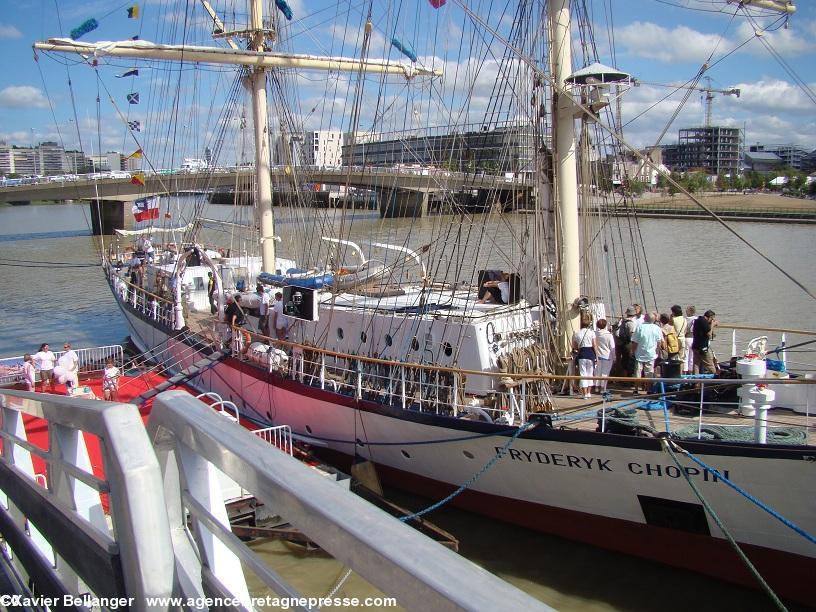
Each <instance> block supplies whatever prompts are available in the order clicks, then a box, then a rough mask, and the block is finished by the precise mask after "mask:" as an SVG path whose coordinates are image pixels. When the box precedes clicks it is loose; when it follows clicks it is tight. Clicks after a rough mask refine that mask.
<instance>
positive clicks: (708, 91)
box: [635, 77, 740, 127]
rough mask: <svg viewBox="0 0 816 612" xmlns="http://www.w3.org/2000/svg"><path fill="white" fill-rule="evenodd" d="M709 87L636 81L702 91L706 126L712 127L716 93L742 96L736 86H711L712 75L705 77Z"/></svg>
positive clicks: (637, 83) (642, 83) (641, 83)
mask: <svg viewBox="0 0 816 612" xmlns="http://www.w3.org/2000/svg"><path fill="white" fill-rule="evenodd" d="M705 79H706V83H708V87H702V86H700V85H667V84H665V83H648V82H646V81H636V82H635V85H653V86H655V87H672V88H674V89H691V90H693V91H702V92H703V93H704V94H705V127H711V109H712V106H713V102H714V94H722V95H724V96H737V97H738V98H739V97H740V90H739V89H737V88H736V87H733V88H731V89H715V88H713V87H712V86H711V77H705Z"/></svg>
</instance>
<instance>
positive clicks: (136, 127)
mask: <svg viewBox="0 0 816 612" xmlns="http://www.w3.org/2000/svg"><path fill="white" fill-rule="evenodd" d="M128 127H129V128H130V129H131V131H133V132H141V131H142V124H141V123H139V122H138V121H128Z"/></svg>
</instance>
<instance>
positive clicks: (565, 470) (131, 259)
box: [35, 0, 816, 603]
mask: <svg viewBox="0 0 816 612" xmlns="http://www.w3.org/2000/svg"><path fill="white" fill-rule="evenodd" d="M182 4H183V3H182ZM319 4H320V7H318V8H310V9H309V11H311V13H310V17H311V19H310V20H309V21H308V22H307V21H305V20H302V18H303V16H299V15H294V14H293V7H290V6H289V4H288V3H287V2H285V1H284V0H276V1H275V2H274V3H271V2H270V3H264V2H261V1H260V0H256V1H251V2H249V3H248V4H247V5H246V6H244V5H243V4H241V5H240V6H238V5H237V4H236V5H233V3H221V2H208V1H206V0H204V1H202V2H201V3H200V4H194V3H192V2H188V3H186V5H185V6H184V7H183V9H182V10H181V11H180V12H178V13H174V14H172V15H167V16H166V20H165V21H162V24H169V23H170V20H171V18H178V21H177V22H173V23H174V27H167V26H166V25H162V26H161V27H160V28H159V29H157V31H156V33H155V36H156V40H157V41H158V40H161V42H148V38H149V36H148V35H147V33H146V32H143V33H142V35H141V36H140V37H138V39H136V40H133V39H130V40H122V41H118V42H111V41H102V42H89V41H88V40H87V39H89V38H91V37H92V35H93V33H92V34H86V35H84V36H82V40H74V39H67V38H54V39H49V40H46V41H44V42H39V43H36V44H35V49H36V50H37V53H40V54H44V55H47V56H55V57H59V58H62V60H61V61H64V57H65V54H70V56H71V57H72V58H73V61H74V62H76V63H77V64H79V65H78V66H75V67H72V70H83V69H84V70H92V71H94V74H95V75H96V76H97V78H98V79H99V82H100V83H102V84H103V87H104V83H105V81H108V80H110V81H113V78H114V77H118V76H122V75H121V74H118V73H122V71H123V69H124V68H128V69H130V70H136V69H138V70H141V71H142V74H152V75H153V78H154V79H156V80H157V81H158V80H160V79H164V80H163V81H162V83H163V84H162V85H160V86H159V85H156V84H154V85H152V86H151V87H152V89H151V91H152V96H153V98H154V99H155V103H154V104H155V110H153V108H154V107H152V106H151V110H150V111H149V112H150V115H148V116H144V117H142V118H141V123H140V124H139V125H140V127H141V129H139V130H134V129H133V126H134V123H133V121H134V120H133V118H132V117H131V116H130V115H127V113H125V112H124V111H125V110H128V112H135V111H133V110H132V108H133V107H131V108H130V109H123V108H120V107H117V116H118V117H119V118H120V119H121V120H122V121H123V122H124V123H126V124H127V125H128V126H129V128H128V137H129V138H131V139H132V142H133V146H134V149H136V150H138V153H139V157H141V158H142V159H143V166H142V168H143V169H142V171H141V172H139V173H138V175H135V176H134V180H136V179H137V178H138V180H136V182H137V183H138V189H137V190H136V193H135V194H134V196H133V199H134V200H136V201H137V204H134V213H135V214H138V215H139V216H138V217H137V219H138V218H142V219H143V221H141V222H140V223H138V224H137V228H136V229H133V230H124V229H123V230H120V231H118V238H117V240H116V241H114V242H113V243H112V244H109V245H107V246H106V248H105V252H104V256H103V264H102V267H103V270H104V273H105V274H106V276H107V278H108V280H109V284H110V289H111V291H112V292H113V295H114V296H115V298H116V303H117V304H118V306H119V308H120V309H121V311H122V313H123V315H124V317H125V319H126V320H127V324H128V326H129V329H130V337H131V339H132V341H133V342H134V343H135V344H136V345H137V346H138V348H139V349H140V350H141V351H143V352H144V353H145V354H147V355H148V356H149V357H150V358H151V359H153V360H155V361H157V362H160V363H162V364H164V366H165V367H166V368H167V369H168V370H170V371H172V372H183V373H186V376H187V377H188V378H189V383H190V384H192V385H195V386H196V387H198V388H200V389H201V390H202V391H213V392H216V393H218V394H219V395H220V396H221V397H223V398H225V399H229V400H230V401H232V402H234V403H235V404H236V405H237V406H239V408H240V410H241V414H242V416H246V417H248V418H251V419H254V420H255V421H257V422H258V423H259V424H261V425H278V424H287V425H289V426H291V427H292V430H293V431H294V432H295V433H296V435H297V436H298V437H299V438H300V439H301V440H304V441H306V442H308V443H310V444H311V445H313V447H314V448H315V449H317V450H319V451H321V452H323V453H324V454H326V455H327V456H329V457H331V458H333V459H334V460H336V461H338V462H340V463H345V464H348V463H352V462H360V461H370V462H372V463H374V464H375V465H376V467H377V470H378V473H379V474H380V476H381V478H382V479H383V480H384V481H385V482H387V483H389V484H392V485H394V486H396V487H399V488H403V489H406V490H410V491H413V492H416V493H419V494H421V495H423V496H426V497H428V498H430V499H432V500H434V501H439V502H445V503H447V502H449V503H452V504H457V505H459V506H461V507H463V508H466V509H469V510H473V511H476V512H479V513H483V514H485V515H487V516H490V517H494V518H496V519H499V520H503V521H510V522H513V523H517V524H520V525H523V526H525V527H529V528H531V529H537V530H541V531H545V532H550V533H554V534H558V535H561V536H565V537H567V538H571V539H574V540H579V541H584V542H588V543H591V544H594V545H597V546H602V547H606V548H610V549H614V550H618V551H622V552H625V553H630V554H635V555H640V556H643V557H647V558H650V559H654V560H657V561H660V562H663V563H669V564H674V565H677V566H681V567H685V568H689V569H693V570H695V571H699V572H704V573H708V574H711V575H713V576H717V577H720V578H724V579H728V580H732V581H737V582H740V583H743V584H749V585H753V586H755V587H757V588H760V587H761V588H765V589H766V590H770V591H773V592H774V593H777V594H778V595H779V596H780V597H785V598H792V599H795V600H798V601H803V602H810V603H812V601H813V599H812V595H811V594H810V593H809V590H810V581H809V579H811V578H812V576H814V575H816V543H815V542H816V540H814V536H813V534H814V533H816V509H815V508H814V504H813V495H814V489H815V487H814V485H816V471H814V468H816V447H815V446H814V431H813V426H812V417H811V414H810V411H811V410H812V406H813V405H814V399H816V395H815V394H814V387H813V386H812V385H811V384H808V382H809V379H806V378H805V377H804V376H801V377H797V376H796V374H795V373H785V374H784V375H783V374H782V373H781V371H780V368H779V364H778V359H773V357H774V356H775V355H776V354H774V353H771V352H770V350H771V348H772V347H773V342H774V341H772V340H768V337H767V334H765V333H762V332H758V333H757V334H756V337H755V338H752V337H749V338H745V339H744V340H740V341H739V342H737V341H736V340H735V342H734V345H735V346H734V349H735V351H734V352H735V357H734V358H733V359H732V360H731V363H730V364H723V366H724V367H723V368H722V371H723V374H721V375H720V376H717V377H715V378H705V377H702V378H698V379H681V378H680V370H679V368H677V369H675V368H674V367H673V366H671V365H670V364H669V363H668V362H667V363H666V364H664V369H663V379H661V382H659V383H655V384H654V385H653V386H652V388H651V389H650V393H649V395H644V396H638V395H632V394H631V393H630V392H629V390H630V389H631V386H624V385H621V386H622V387H624V388H625V389H626V393H621V392H620V390H618V391H614V392H613V393H611V394H610V393H608V392H607V393H603V394H600V395H599V394H595V395H594V396H591V397H590V398H588V399H585V398H583V397H580V396H575V395H572V396H570V395H568V394H567V393H566V390H567V389H569V387H570V386H571V385H572V384H573V383H574V382H575V378H576V376H575V374H576V370H575V359H574V357H575V356H574V353H573V337H574V336H575V332H577V331H579V330H581V329H594V328H595V327H597V325H598V322H599V321H600V320H605V321H607V322H608V325H609V327H612V326H613V324H616V323H617V322H618V321H619V320H620V319H621V318H623V317H624V315H625V311H626V310H627V307H628V306H629V305H631V304H633V303H634V302H638V303H640V304H644V305H645V306H646V307H647V308H646V310H652V309H653V307H656V306H657V305H658V304H662V303H663V302H661V301H660V299H667V298H660V299H659V296H655V295H654V294H653V291H652V290H651V289H650V287H651V286H652V285H651V283H650V280H649V279H650V275H651V274H653V273H656V272H653V271H651V270H650V269H649V267H648V265H647V264H646V263H645V252H644V249H643V244H642V240H641V235H640V230H639V225H638V223H639V220H638V217H637V214H636V210H635V208H634V206H633V205H632V198H631V193H630V192H629V190H628V189H627V188H626V184H625V181H624V182H621V181H620V180H618V179H620V177H621V175H620V168H621V166H620V165H619V162H618V161H617V160H620V159H622V158H623V157H625V156H627V155H628V156H629V157H630V158H632V157H634V158H636V159H637V160H638V161H639V163H641V165H642V166H643V167H645V168H650V169H652V170H653V171H654V172H655V173H663V174H665V172H664V171H663V170H661V169H660V168H659V165H658V164H656V163H655V162H654V160H652V159H650V158H648V157H645V156H644V155H642V154H641V153H640V152H638V151H637V150H634V149H632V148H631V147H629V145H628V144H627V141H626V137H625V133H624V132H625V130H624V127H623V121H622V119H621V113H620V105H621V99H622V97H623V96H624V95H625V94H626V91H627V90H628V89H629V88H630V87H631V86H632V85H633V84H634V78H633V77H632V76H631V75H630V74H628V73H627V72H626V71H624V70H623V69H621V68H618V67H611V66H610V65H609V64H611V63H613V62H612V61H610V59H608V57H609V56H607V57H603V56H602V55H601V52H600V51H599V50H600V49H605V48H607V47H606V43H607V41H600V40H597V39H596V37H595V33H594V32H593V28H592V26H593V23H594V20H595V19H597V18H598V14H595V13H594V12H593V10H592V7H591V6H589V5H588V4H587V3H582V2H577V3H574V2H569V1H568V0H551V1H544V0H521V1H519V2H512V3H508V4H507V6H506V7H504V9H503V10H498V9H496V8H495V7H492V6H490V7H486V6H482V3H476V2H464V1H458V0H456V1H449V2H445V1H444V0H428V1H424V0H423V1H420V2H417V3H413V4H411V3H409V4H407V5H406V4H402V7H401V8H400V3H398V2H397V3H391V2H386V1H385V0H383V1H378V2H373V1H372V2H363V3H355V2H342V1H340V2H326V3H319ZM590 4H592V3H590ZM714 4H718V5H721V6H720V8H722V9H723V10H724V9H726V8H728V9H729V10H731V11H732V12H734V13H735V18H746V19H751V20H754V19H760V18H764V19H772V18H776V17H769V15H781V16H782V17H779V18H786V17H788V16H790V15H792V14H793V12H794V10H795V8H794V6H793V5H792V3H789V2H771V1H761V2H742V3H739V4H738V5H737V4H734V5H731V4H729V3H726V2H722V3H714ZM147 9H148V10H149V9H150V5H148V7H147ZM265 11H266V12H265ZM318 13H319V14H320V15H322V16H323V18H322V19H318V18H317V17H316V16H315V15H317V14H318ZM743 13H744V17H743ZM757 14H759V16H757ZM305 23H311V24H315V23H319V24H321V25H320V26H319V27H317V26H315V27H314V28H309V27H304V24H305ZM165 37H167V38H168V40H164V38H165ZM205 37H209V38H211V39H212V41H213V42H212V43H211V44H209V45H204V44H203V43H201V42H200V41H202V40H204V39H205ZM307 38H308V39H309V40H310V41H311V44H310V47H311V48H319V49H322V50H323V52H322V53H320V54H317V53H315V54H304V53H301V52H298V45H299V43H302V42H303V41H304V40H305V39H307ZM601 42H603V44H601ZM703 72H704V70H703V71H701V73H700V74H699V75H697V79H698V80H699V78H700V77H702V74H703ZM139 78H142V77H139ZM696 82H697V81H694V83H696ZM216 86H217V87H218V88H217V89H216ZM167 92H173V95H167ZM141 96H142V103H143V104H144V101H145V100H146V99H148V98H150V96H151V92H149V91H147V90H144V91H142V92H141ZM182 99H183V100H186V101H188V102H189V101H193V102H195V106H196V108H197V109H198V110H201V111H202V112H204V111H206V113H207V114H208V115H209V119H208V123H207V124H206V125H198V123H197V120H195V119H193V118H191V117H188V116H186V115H184V113H185V112H186V111H184V106H183V105H182V104H181V103H180V100H182ZM165 101H167V102H169V103H170V108H169V109H166V108H162V109H161V110H158V108H159V103H160V102H162V103H163V102H165ZM202 109H203V110H202ZM137 110H138V109H137ZM184 134H187V137H188V138H189V139H191V140H189V142H193V141H195V142H197V143H199V144H201V141H202V139H206V143H204V144H206V146H207V149H208V150H209V151H210V152H211V153H212V155H211V157H208V159H207V161H206V163H201V164H195V165H192V164H188V165H187V166H186V167H185V169H184V170H185V171H184V172H183V173H179V174H181V175H183V179H184V181H185V183H184V184H185V185H186V186H185V188H184V189H185V191H187V192H189V193H196V194H199V195H194V196H189V199H190V201H189V202H188V204H187V205H186V206H180V205H179V204H178V203H174V202H175V200H174V198H175V197H176V196H175V195H174V194H175V192H176V189H177V188H176V187H174V185H175V181H176V179H177V178H178V177H176V176H175V175H174V174H173V173H168V172H167V171H161V172H159V171H158V170H156V169H157V168H167V167H169V166H170V165H171V164H172V163H173V162H172V160H173V159H174V156H175V158H178V159H179V160H180V159H182V158H183V157H184V155H189V153H183V152H182V150H181V145H180V142H181V141H182V139H183V137H184ZM193 179H196V180H199V181H200V183H199V186H198V187H197V188H195V189H191V188H190V187H189V184H190V181H191V180H193ZM665 180H666V181H669V182H670V183H671V184H672V185H674V186H676V187H677V189H682V187H681V186H680V185H678V184H677V183H676V181H675V179H673V178H672V177H670V176H668V175H667V176H666V178H665ZM216 186H218V187H224V186H228V187H230V188H231V189H233V190H234V191H235V193H238V192H247V193H251V194H252V198H250V199H251V200H252V201H251V203H250V204H251V205H243V204H247V202H242V203H241V204H242V205H240V206H235V207H223V206H221V207H219V206H209V205H208V202H207V195H206V193H207V192H209V191H212V190H213V189H214V188H215V187H216ZM690 197H692V198H694V196H690ZM695 201H698V202H699V200H696V199H695ZM372 202H376V211H374V210H372V209H371V203H372ZM700 205H701V206H702V207H703V208H705V207H704V205H703V204H700ZM225 211H230V212H225ZM794 280H796V279H794ZM793 290H796V291H799V290H800V289H799V288H795V289H793ZM805 290H806V291H807V289H806V288H805ZM278 293H280V294H281V295H280V298H279V299H280V303H281V305H280V306H276V305H275V304H274V302H275V295H276V294H278ZM810 295H811V297H812V294H810ZM235 296H238V297H237V299H236V297H235ZM668 299H670V298H668ZM233 301H237V303H238V306H239V308H237V315H236V316H235V317H234V318H233V317H232V314H236V307H235V306H233V305H232V302H233ZM664 308H665V306H664ZM265 310H266V311H267V312H268V314H266V315H264V314H263V313H264V311H265ZM225 311H226V312H227V313H228V315H227V318H229V321H227V320H225V314H224V313H225ZM273 313H275V314H274V316H271V315H272V314H273ZM758 314H761V313H758ZM768 316H769V318H768V322H769V323H772V322H773V320H774V319H772V318H770V314H769V315H768ZM241 322H243V325H240V326H232V325H231V323H236V324H237V323H241ZM767 326H768V327H771V325H767ZM720 333H721V334H727V333H728V332H726V331H724V330H720ZM749 340H751V342H750V343H749V342H748V341H749ZM766 353H767V354H766ZM777 356H778V355H777ZM205 357H210V358H211V359H210V362H209V365H208V366H207V367H205V368H195V369H189V368H190V367H191V366H192V364H197V363H201V361H202V359H203V358H205ZM729 366H730V367H729ZM769 368H770V369H769ZM601 382H602V381H598V383H597V384H598V386H601ZM787 383H790V384H787ZM613 384H614V383H613Z"/></svg>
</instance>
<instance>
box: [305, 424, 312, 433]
mask: <svg viewBox="0 0 816 612" xmlns="http://www.w3.org/2000/svg"><path fill="white" fill-rule="evenodd" d="M306 431H308V432H309V433H312V428H311V427H309V426H308V425H307V426H306Z"/></svg>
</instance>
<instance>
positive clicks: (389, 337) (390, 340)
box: [385, 334, 394, 346]
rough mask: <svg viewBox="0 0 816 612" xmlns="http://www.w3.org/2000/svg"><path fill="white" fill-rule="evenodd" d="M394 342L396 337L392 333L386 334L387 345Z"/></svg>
mask: <svg viewBox="0 0 816 612" xmlns="http://www.w3.org/2000/svg"><path fill="white" fill-rule="evenodd" d="M392 344H394V339H393V338H392V337H391V334H385V346H391V345H392Z"/></svg>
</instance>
